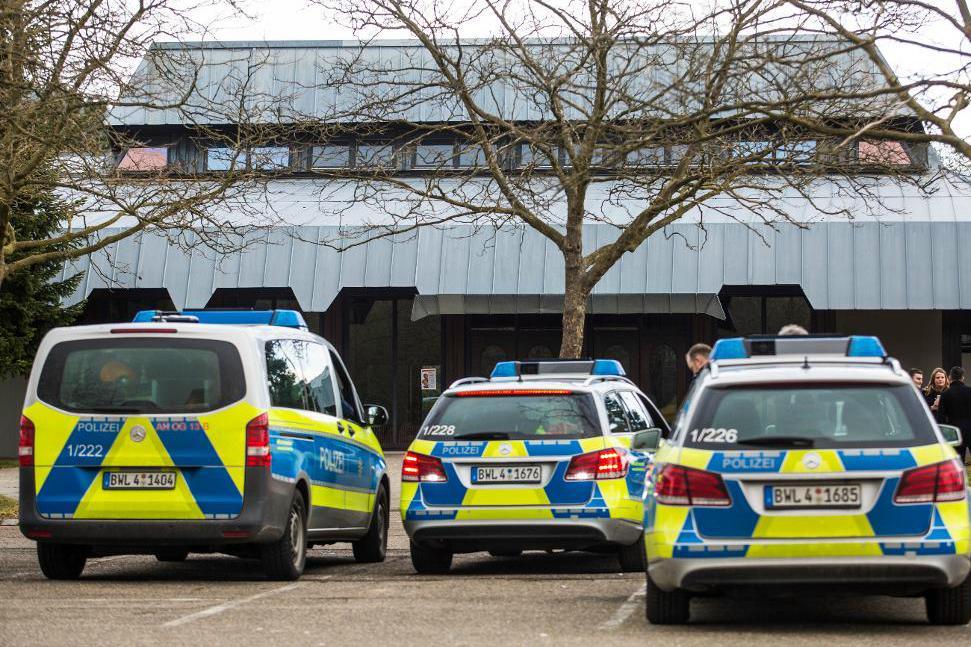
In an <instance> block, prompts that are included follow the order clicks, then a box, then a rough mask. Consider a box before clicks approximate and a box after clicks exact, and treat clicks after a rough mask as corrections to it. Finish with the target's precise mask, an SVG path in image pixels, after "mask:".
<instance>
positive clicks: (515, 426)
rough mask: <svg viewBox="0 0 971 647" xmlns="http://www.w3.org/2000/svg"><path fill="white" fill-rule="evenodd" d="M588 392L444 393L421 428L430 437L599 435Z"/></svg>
mask: <svg viewBox="0 0 971 647" xmlns="http://www.w3.org/2000/svg"><path fill="white" fill-rule="evenodd" d="M598 430H599V425H598V424H597V412H596V409H595V408H594V406H593V401H592V399H591V397H590V396H589V395H587V394H580V393H568V394H565V395H503V396H474V397H468V396H466V397H458V396H455V395H448V396H445V397H443V398H441V399H440V400H439V401H438V402H437V403H436V404H435V407H434V408H433V409H432V411H431V413H430V414H429V415H428V419H427V420H426V421H425V424H424V425H423V426H422V428H421V430H420V431H419V438H423V439H425V440H542V439H571V438H586V437H589V436H596V435H599V431H598Z"/></svg>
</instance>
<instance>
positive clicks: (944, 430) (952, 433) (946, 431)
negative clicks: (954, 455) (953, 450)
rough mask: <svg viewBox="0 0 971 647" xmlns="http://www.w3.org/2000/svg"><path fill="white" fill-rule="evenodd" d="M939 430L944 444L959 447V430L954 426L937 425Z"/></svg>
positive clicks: (960, 439)
mask: <svg viewBox="0 0 971 647" xmlns="http://www.w3.org/2000/svg"><path fill="white" fill-rule="evenodd" d="M938 427H940V429H941V435H942V436H944V442H946V443H947V444H948V445H950V446H951V447H960V446H961V441H962V440H963V439H962V438H961V430H960V429H958V428H957V427H955V426H954V425H938Z"/></svg>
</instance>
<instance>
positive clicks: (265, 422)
mask: <svg viewBox="0 0 971 647" xmlns="http://www.w3.org/2000/svg"><path fill="white" fill-rule="evenodd" d="M270 459H271V456H270V418H269V417H268V416H267V415H266V414H265V413H261V414H260V415H258V416H256V417H255V418H253V419H252V420H250V421H249V423H247V425H246V467H269V466H270Z"/></svg>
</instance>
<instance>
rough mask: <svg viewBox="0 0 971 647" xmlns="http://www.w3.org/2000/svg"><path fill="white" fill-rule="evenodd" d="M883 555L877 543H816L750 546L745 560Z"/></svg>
mask: <svg viewBox="0 0 971 647" xmlns="http://www.w3.org/2000/svg"><path fill="white" fill-rule="evenodd" d="M880 555H883V551H881V550H880V544H879V543H877V542H863V541H861V542H816V543H812V544H808V543H807V544H789V543H786V544H782V543H778V544H776V543H773V544H752V546H751V547H750V548H749V549H748V552H747V553H746V554H745V556H746V557H747V558H760V557H762V558H764V557H868V556H876V557H879V556H880Z"/></svg>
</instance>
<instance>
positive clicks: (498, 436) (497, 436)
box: [447, 431, 509, 440]
mask: <svg viewBox="0 0 971 647" xmlns="http://www.w3.org/2000/svg"><path fill="white" fill-rule="evenodd" d="M447 440H509V433H508V432H505V431H477V432H474V433H471V434H462V435H461V436H452V437H451V438H448V439H447Z"/></svg>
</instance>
